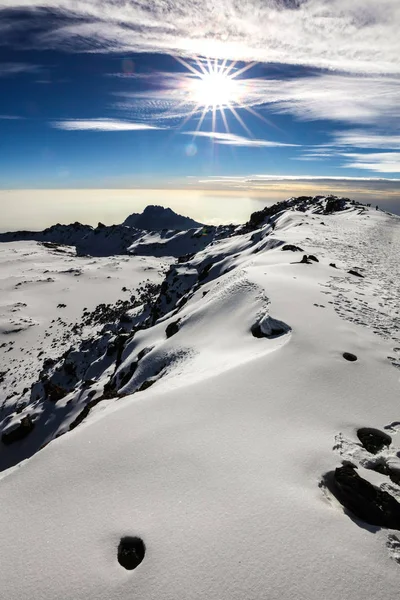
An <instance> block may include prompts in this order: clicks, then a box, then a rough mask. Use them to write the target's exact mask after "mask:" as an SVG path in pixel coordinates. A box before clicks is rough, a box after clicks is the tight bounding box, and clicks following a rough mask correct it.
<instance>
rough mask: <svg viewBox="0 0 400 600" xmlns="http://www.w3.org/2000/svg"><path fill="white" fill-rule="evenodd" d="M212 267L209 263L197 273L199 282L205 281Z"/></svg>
mask: <svg viewBox="0 0 400 600" xmlns="http://www.w3.org/2000/svg"><path fill="white" fill-rule="evenodd" d="M211 267H212V263H210V264H209V265H206V266H205V267H204V268H203V269H202V270H201V271H200V273H199V281H203V279H205V278H206V277H207V275H208V273H209V271H210V269H211Z"/></svg>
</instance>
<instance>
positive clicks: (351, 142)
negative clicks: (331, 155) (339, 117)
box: [332, 129, 400, 150]
mask: <svg viewBox="0 0 400 600" xmlns="http://www.w3.org/2000/svg"><path fill="white" fill-rule="evenodd" d="M332 143H333V144H334V145H335V146H349V147H353V148H373V149H376V148H381V149H385V150H400V135H399V134H393V133H380V132H379V131H376V132H375V131H370V130H365V129H364V130H363V129H359V130H357V129H354V130H348V131H337V132H335V133H334V134H333V140H332Z"/></svg>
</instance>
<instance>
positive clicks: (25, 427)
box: [1, 415, 35, 446]
mask: <svg viewBox="0 0 400 600" xmlns="http://www.w3.org/2000/svg"><path fill="white" fill-rule="evenodd" d="M34 427H35V423H34V422H33V421H32V419H31V417H30V416H29V415H26V417H24V418H23V419H21V421H20V422H19V423H18V425H17V426H14V427H12V428H10V429H8V430H6V431H3V434H2V436H1V441H2V442H3V444H5V445H6V446H9V445H10V444H13V443H14V442H18V441H20V440H23V439H24V438H26V436H27V435H29V434H30V433H31V431H33V429H34Z"/></svg>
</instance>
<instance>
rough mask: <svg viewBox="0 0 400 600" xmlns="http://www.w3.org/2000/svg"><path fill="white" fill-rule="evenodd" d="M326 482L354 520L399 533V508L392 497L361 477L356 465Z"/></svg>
mask: <svg viewBox="0 0 400 600" xmlns="http://www.w3.org/2000/svg"><path fill="white" fill-rule="evenodd" d="M330 475H331V477H328V478H327V484H328V487H330V489H331V491H332V493H334V495H335V496H336V497H337V499H338V500H339V501H340V502H341V504H342V505H343V506H344V507H345V508H346V509H347V510H349V511H350V512H351V513H352V514H353V515H354V516H355V517H357V518H359V519H361V520H362V521H365V523H369V524H370V525H376V526H378V527H388V528H390V529H398V530H400V504H399V503H398V502H397V500H395V498H394V497H393V496H391V495H390V494H388V493H387V492H385V491H382V490H380V489H378V488H377V487H375V486H374V485H372V484H371V483H369V482H368V481H366V480H365V479H363V478H362V477H360V476H359V475H358V473H357V472H356V470H355V467H354V466H353V465H344V466H342V467H339V468H337V469H336V470H335V472H334V473H333V477H332V474H330Z"/></svg>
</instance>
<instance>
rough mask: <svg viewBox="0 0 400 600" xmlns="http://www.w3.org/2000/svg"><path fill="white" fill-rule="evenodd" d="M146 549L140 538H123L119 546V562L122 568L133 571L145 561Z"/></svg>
mask: <svg viewBox="0 0 400 600" xmlns="http://www.w3.org/2000/svg"><path fill="white" fill-rule="evenodd" d="M145 553H146V547H145V545H144V542H143V540H141V539H140V538H138V537H123V538H122V539H121V541H120V543H119V545H118V562H119V564H120V565H121V567H124V569H127V570H128V571H132V570H133V569H136V567H138V566H139V565H140V563H141V562H142V560H143V559H144V555H145Z"/></svg>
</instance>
